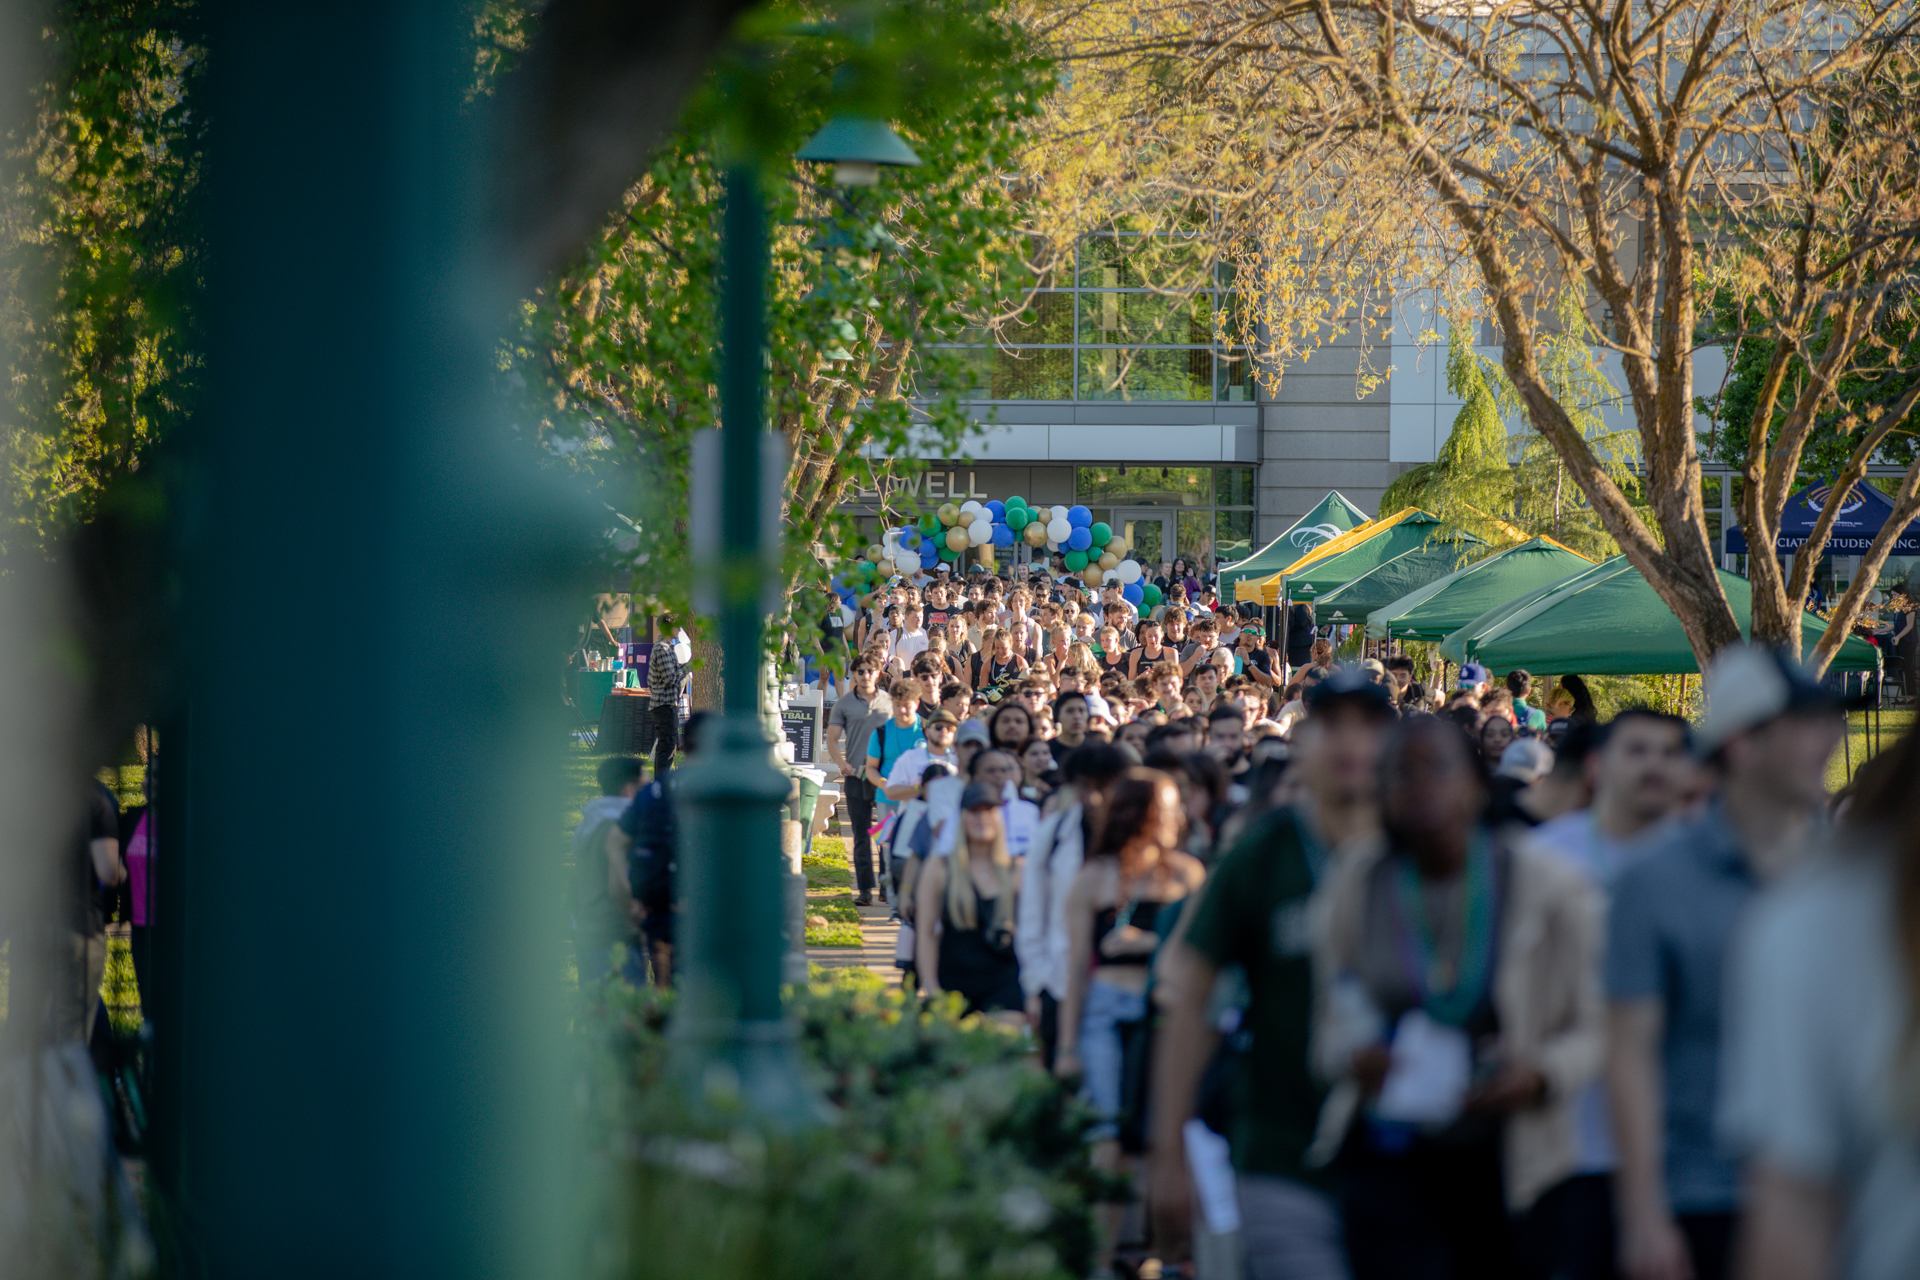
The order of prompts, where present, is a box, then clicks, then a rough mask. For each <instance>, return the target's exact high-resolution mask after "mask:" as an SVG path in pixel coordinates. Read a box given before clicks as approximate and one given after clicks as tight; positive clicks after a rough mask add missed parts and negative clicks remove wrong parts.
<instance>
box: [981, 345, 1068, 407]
mask: <svg viewBox="0 0 1920 1280" xmlns="http://www.w3.org/2000/svg"><path fill="white" fill-rule="evenodd" d="M982 354H986V353H982ZM991 354H992V356H993V381H992V385H991V388H990V390H989V392H988V395H989V396H990V398H991V399H994V400H1071V399H1072V398H1073V352H1072V350H1071V349H1069V348H1065V347H1062V348H1059V349H1057V350H1050V349H1047V348H1044V347H1019V348H1015V349H1013V350H1008V349H1007V348H1005V347H996V348H994V349H993V351H992V353H991Z"/></svg>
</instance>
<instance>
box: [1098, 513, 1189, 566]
mask: <svg viewBox="0 0 1920 1280" xmlns="http://www.w3.org/2000/svg"><path fill="white" fill-rule="evenodd" d="M1173 517H1174V513H1173V512H1172V511H1168V510H1166V509H1165V508H1160V507H1137V508H1132V509H1129V508H1126V507H1120V508H1117V509H1116V510H1115V511H1114V513H1113V523H1114V527H1115V528H1117V529H1119V530H1120V534H1121V536H1122V537H1124V538H1125V539H1126V540H1127V545H1128V546H1129V547H1132V548H1133V557H1134V559H1136V560H1138V561H1139V562H1140V563H1141V564H1143V565H1145V566H1146V568H1147V576H1148V577H1149V578H1151V577H1153V575H1154V574H1156V573H1158V572H1159V571H1160V562H1161V561H1162V560H1165V561H1167V562H1168V563H1172V561H1173V557H1174V550H1173V545H1174V544H1173Z"/></svg>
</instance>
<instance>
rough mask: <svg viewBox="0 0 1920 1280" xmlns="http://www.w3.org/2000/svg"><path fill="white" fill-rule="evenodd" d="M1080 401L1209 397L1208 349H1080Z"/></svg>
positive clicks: (1210, 365)
mask: <svg viewBox="0 0 1920 1280" xmlns="http://www.w3.org/2000/svg"><path fill="white" fill-rule="evenodd" d="M1080 398H1081V399H1082V400H1128V401H1155V400H1211V399H1213V353H1212V352H1211V351H1191V350H1189V351H1143V350H1139V349H1133V350H1128V349H1126V348H1120V349H1110V350H1105V351H1097V350H1088V349H1085V348H1082V349H1081V352H1080Z"/></svg>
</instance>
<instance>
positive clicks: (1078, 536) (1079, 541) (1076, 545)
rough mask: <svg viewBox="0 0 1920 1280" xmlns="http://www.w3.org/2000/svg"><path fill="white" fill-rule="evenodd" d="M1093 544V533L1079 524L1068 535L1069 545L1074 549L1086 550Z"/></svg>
mask: <svg viewBox="0 0 1920 1280" xmlns="http://www.w3.org/2000/svg"><path fill="white" fill-rule="evenodd" d="M1092 545H1093V534H1092V533H1090V532H1089V531H1088V530H1086V529H1085V528H1082V527H1080V526H1078V525H1076V526H1075V527H1074V530H1073V532H1072V533H1070V534H1068V535H1067V547H1068V548H1069V549H1070V550H1073V551H1085V550H1086V549H1087V548H1088V547H1090V546H1092Z"/></svg>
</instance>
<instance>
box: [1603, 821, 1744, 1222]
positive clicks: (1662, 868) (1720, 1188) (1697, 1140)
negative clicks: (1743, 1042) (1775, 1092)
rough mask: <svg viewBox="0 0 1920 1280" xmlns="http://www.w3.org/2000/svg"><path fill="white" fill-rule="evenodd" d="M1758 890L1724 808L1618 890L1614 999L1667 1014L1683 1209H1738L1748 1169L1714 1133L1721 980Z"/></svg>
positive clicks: (1674, 1180) (1663, 844)
mask: <svg viewBox="0 0 1920 1280" xmlns="http://www.w3.org/2000/svg"><path fill="white" fill-rule="evenodd" d="M1758 890H1759V883H1758V881H1756V880H1755V879H1754V876H1753V872H1752V870H1751V869H1750V868H1749V866H1748V863H1747V859H1746V855H1745V854H1744V853H1743V852H1742V851H1741V849H1740V844H1739V840H1738V837H1737V836H1736V835H1735V834H1734V831H1733V828H1732V827H1731V826H1730V825H1729V824H1728V822H1727V815H1726V811H1725V810H1724V809H1723V808H1722V807H1721V805H1720V802H1719V801H1717V800H1716V801H1714V802H1713V804H1712V805H1710V806H1709V807H1708V809H1707V811H1706V812H1705V813H1703V814H1702V815H1701V816H1700V817H1698V818H1696V819H1694V820H1692V821H1690V822H1681V823H1677V824H1675V825H1674V826H1673V827H1671V828H1669V829H1668V830H1667V831H1666V832H1665V833H1663V834H1661V835H1659V836H1656V837H1654V838H1653V840H1652V841H1650V843H1649V844H1648V846H1647V852H1646V855H1645V856H1644V857H1641V858H1639V859H1638V860H1636V861H1634V862H1632V863H1631V864H1630V865H1628V866H1627V867H1625V868H1624V869H1623V870H1622V871H1621V872H1620V877H1619V879H1618V880H1617V881H1615V882H1614V888H1613V902H1612V906H1611V910H1610V913H1609V917H1608V934H1607V975H1606V977H1607V998H1608V999H1610V1000H1615V1001H1631V1000H1647V999H1653V1000H1658V1001H1660V1003H1661V1006H1662V1008H1663V1012H1664V1015H1665V1016H1664V1019H1663V1027H1662V1032H1661V1037H1662V1039H1661V1046H1660V1054H1661V1066H1662V1069H1663V1072H1664V1075H1665V1088H1664V1092H1665V1095H1666V1097H1665V1130H1666V1136H1665V1151H1666V1179H1667V1199H1668V1201H1669V1202H1670V1204H1671V1206H1672V1208H1673V1211H1674V1212H1675V1213H1725V1212H1728V1211H1730V1210H1733V1209H1736V1208H1738V1207H1739V1204H1740V1167H1739V1164H1738V1161H1737V1159H1736V1156H1735V1154H1734V1153H1733V1152H1732V1151H1730V1150H1729V1149H1727V1148H1726V1147H1725V1146H1723V1145H1722V1144H1721V1143H1720V1142H1719V1141H1718V1140H1717V1139H1716V1135H1715V1118H1716V1115H1717V1112H1718V1110H1719V1092H1720V1031H1721V1026H1720V1022H1721V1019H1720V1014H1721V982H1722V973H1723V971H1724V970H1725V968H1726V966H1727V960H1728V952H1729V950H1730V948H1731V946H1732V943H1733V935H1734V931H1735V929H1736V928H1737V926H1738V925H1739V923H1740V920H1741V917H1742V916H1743V915H1744V914H1745V913H1746V909H1747V906H1748V904H1749V903H1750V902H1751V901H1752V899H1753V897H1754V895H1755V894H1756V893H1757V892H1758Z"/></svg>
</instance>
